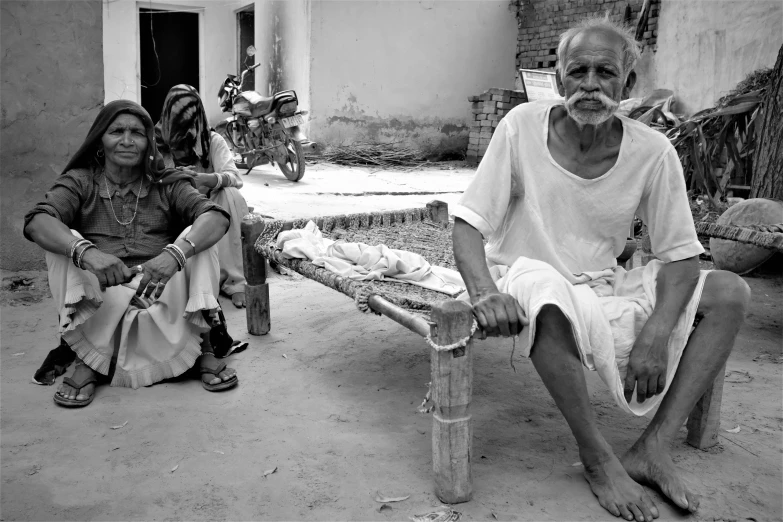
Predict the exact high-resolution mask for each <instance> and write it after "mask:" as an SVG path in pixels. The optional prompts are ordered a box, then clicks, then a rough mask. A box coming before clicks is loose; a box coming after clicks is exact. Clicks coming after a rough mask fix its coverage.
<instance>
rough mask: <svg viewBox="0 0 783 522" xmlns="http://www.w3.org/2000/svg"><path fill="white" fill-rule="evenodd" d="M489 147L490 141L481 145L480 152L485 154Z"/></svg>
mask: <svg viewBox="0 0 783 522" xmlns="http://www.w3.org/2000/svg"><path fill="white" fill-rule="evenodd" d="M488 147H489V143H487V144H486V145H479V149H478V151H479V154H481V155H482V156H483V155H484V153H485V152H487V148H488Z"/></svg>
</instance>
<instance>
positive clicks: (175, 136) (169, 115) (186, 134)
mask: <svg viewBox="0 0 783 522" xmlns="http://www.w3.org/2000/svg"><path fill="white" fill-rule="evenodd" d="M155 137H156V139H157V146H158V149H159V150H160V151H161V152H164V153H170V152H172V151H175V150H176V151H180V152H182V153H184V157H185V163H188V164H195V163H196V162H197V161H198V162H200V163H201V166H202V167H208V166H209V138H210V136H209V123H208V122H207V113H206V112H204V104H203V103H201V98H200V97H199V95H198V91H197V90H196V89H195V88H193V87H191V86H190V85H185V84H184V83H183V84H180V85H175V86H174V87H172V88H171V90H169V93H168V94H167V95H166V99H165V100H164V101H163V111H162V112H161V113H160V120H159V121H158V124H157V125H156V126H155Z"/></svg>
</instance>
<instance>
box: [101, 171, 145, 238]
mask: <svg viewBox="0 0 783 522" xmlns="http://www.w3.org/2000/svg"><path fill="white" fill-rule="evenodd" d="M108 178H109V176H107V175H106V172H104V173H103V182H104V184H105V185H106V192H107V193H108V194H109V206H111V213H112V215H113V216H114V221H116V222H117V223H119V224H120V225H122V226H124V227H127V226H128V225H130V224H131V223H133V220H134V219H136V212H137V211H138V210H139V198H140V197H141V187H142V185H144V175H143V174H142V176H141V181H140V182H139V191H138V193H137V194H136V208H134V209H133V217H132V218H130V221H128V222H126V223H123V222H122V221H120V220H119V219H117V214H116V213H115V212H114V203H113V202H112V193H111V191H110V190H109V182H108V181H107V180H108Z"/></svg>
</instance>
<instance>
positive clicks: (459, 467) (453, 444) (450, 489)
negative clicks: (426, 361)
mask: <svg viewBox="0 0 783 522" xmlns="http://www.w3.org/2000/svg"><path fill="white" fill-rule="evenodd" d="M431 318H432V320H433V321H434V323H435V326H433V328H432V333H431V337H432V339H433V340H434V341H435V344H438V345H441V346H445V345H449V344H452V343H455V342H458V341H459V340H461V339H464V338H466V337H468V336H469V335H470V328H471V326H472V325H473V310H472V309H471V307H470V305H469V304H468V303H465V302H463V301H456V300H450V301H441V302H439V303H436V304H435V305H433V307H432V313H431ZM472 344H473V343H472V341H468V343H467V346H465V347H464V348H457V349H455V350H449V351H438V350H435V349H434V348H430V364H431V372H432V374H431V377H432V382H431V384H430V390H431V391H432V402H433V403H434V405H435V410H434V413H433V416H432V468H433V471H434V472H435V494H436V495H437V496H438V498H439V499H440V500H441V502H444V503H447V504H456V503H459V502H467V501H468V500H470V497H471V496H472V495H473V478H472V476H471V470H470V454H471V445H472V441H473V427H472V425H471V419H470V401H471V396H472V394H473V349H472Z"/></svg>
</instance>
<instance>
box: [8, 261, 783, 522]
mask: <svg viewBox="0 0 783 522" xmlns="http://www.w3.org/2000/svg"><path fill="white" fill-rule="evenodd" d="M18 275H22V276H25V277H28V278H29V279H30V281H31V282H32V284H34V285H35V286H36V289H33V290H30V289H29V288H27V289H24V288H22V289H20V290H19V291H16V292H6V293H5V294H4V298H3V301H4V302H3V304H2V309H1V311H2V350H1V351H0V354H1V355H0V356H1V357H2V384H1V386H2V403H1V408H2V430H0V431H2V492H1V494H2V519H3V520H183V519H184V520H206V519H226V520H405V519H407V518H408V517H409V516H410V515H413V514H420V513H426V512H428V511H431V510H432V508H435V507H437V506H439V504H440V503H439V502H438V500H437V498H436V497H435V495H434V494H433V483H432V472H431V464H430V462H431V461H430V433H431V422H432V421H431V419H430V416H429V415H426V414H420V413H417V407H418V405H419V403H420V402H421V400H422V398H423V397H424V394H425V393H426V383H427V382H428V381H429V361H428V359H429V355H428V351H427V349H426V348H425V345H424V343H423V341H422V339H421V338H419V337H417V336H416V335H415V334H413V333H410V332H409V331H407V330H405V329H404V328H402V327H400V326H398V325H396V324H395V323H392V322H391V321H389V320H388V319H385V318H379V317H376V316H374V315H371V316H366V315H362V314H360V313H358V312H357V311H356V309H355V308H354V305H353V303H352V302H351V301H350V300H349V299H347V298H345V297H343V296H342V295H340V294H337V293H335V292H334V291H331V290H328V289H326V288H325V287H323V286H321V285H319V284H317V283H314V282H311V281H308V280H303V279H301V278H300V277H298V276H290V275H289V276H280V275H275V277H273V278H272V279H271V296H272V303H273V312H272V332H271V333H270V334H268V335H266V336H262V337H252V336H248V335H247V334H246V329H245V326H244V321H245V317H244V312H243V311H239V310H236V309H234V308H233V306H231V304H230V302H224V305H225V307H226V312H227V316H228V320H229V323H230V328H231V332H233V334H234V335H235V337H242V338H246V339H248V340H250V342H251V344H250V347H249V348H248V349H247V350H246V351H245V352H243V353H240V354H237V355H235V356H233V357H232V358H231V365H232V366H234V367H236V368H237V369H238V371H239V375H240V379H241V383H240V385H239V387H238V388H236V389H234V390H231V391H227V392H223V393H220V394H211V393H208V392H206V391H205V390H204V389H203V388H201V386H200V385H199V382H198V381H197V380H196V379H195V378H182V379H177V380H174V381H170V382H165V383H161V384H157V385H155V386H152V387H149V388H142V389H139V390H136V391H133V390H130V389H125V388H111V387H107V386H102V387H100V388H98V390H97V392H96V399H95V402H93V404H92V405H90V406H89V407H87V408H84V409H81V410H67V409H64V408H60V407H58V406H56V405H55V404H54V402H53V401H52V399H51V397H52V394H53V393H54V391H55V387H46V386H36V385H34V384H31V381H30V377H31V376H32V374H33V372H34V371H35V369H36V368H37V367H38V365H39V364H40V363H41V362H42V360H43V358H44V357H45V355H46V353H47V351H48V350H49V349H51V348H53V347H54V346H55V340H56V334H57V332H56V328H55V322H54V320H53V314H54V311H53V308H52V304H51V302H50V299H49V298H43V297H42V295H41V294H45V276H44V274H43V273H41V272H27V273H22V274H8V273H6V274H4V277H10V276H18ZM748 282H749V283H750V285H751V287H752V289H753V295H754V299H753V304H752V309H751V314H750V317H749V318H748V321H747V324H746V325H745V327H744V328H743V329H742V332H741V333H740V338H739V341H738V343H737V347H736V349H735V351H734V353H733V355H732V357H731V359H730V360H729V363H728V368H727V374H728V377H727V379H726V386H725V391H724V399H723V412H722V415H723V418H722V426H721V427H722V433H721V444H720V445H719V446H717V447H715V448H712V449H711V450H709V451H706V452H702V451H698V450H696V449H693V448H691V447H689V446H687V445H685V444H684V442H683V440H682V438H684V435H685V430H683V431H682V437H681V440H678V441H677V443H676V444H675V447H674V452H675V455H676V456H675V460H676V461H677V463H678V465H679V466H681V467H682V468H683V469H686V470H688V471H689V472H690V476H691V478H692V484H693V485H694V487H695V489H696V490H697V491H698V492H699V493H700V494H701V495H703V498H702V508H701V510H700V511H699V513H698V514H697V515H696V516H695V517H693V519H695V520H758V521H761V520H779V519H780V518H781V511H782V506H781V449H782V448H783V445H782V444H781V429H782V428H783V416H782V415H781V364H780V363H781V361H783V358H782V355H781V337H782V336H781V303H783V299H781V298H782V297H783V284H781V280H780V278H777V279H775V278H749V279H748ZM510 349H511V345H510V341H499V340H496V339H495V340H487V341H481V342H478V343H477V344H476V347H475V363H474V365H475V385H474V386H475V388H474V390H475V391H474V402H473V418H474V440H473V473H474V484H475V493H474V496H473V500H472V501H471V502H469V503H466V504H460V505H458V506H455V507H456V509H457V510H458V511H460V512H462V514H463V520H495V518H494V517H497V519H499V520H610V519H613V518H612V517H611V516H610V515H608V514H607V513H605V512H604V511H603V509H602V508H601V507H599V506H598V504H597V502H596V501H595V500H594V498H593V496H592V494H591V493H590V490H589V488H588V487H587V484H586V482H585V481H584V479H583V478H582V476H581V469H580V468H579V467H578V466H574V465H573V464H574V463H576V462H577V461H578V457H577V453H576V446H575V444H574V442H573V440H572V438H571V435H570V434H569V431H568V427H567V426H566V424H565V422H564V421H563V420H562V418H561V417H560V415H559V414H558V412H557V410H556V409H555V405H554V403H553V401H552V400H551V399H550V398H549V396H548V395H547V393H546V391H545V389H544V387H543V385H542V384H541V382H540V381H539V379H538V377H537V375H536V373H535V371H534V369H533V367H532V365H531V364H530V362H529V361H527V360H524V359H521V358H519V359H518V360H517V361H516V368H517V372H516V373H514V371H513V370H512V369H511V368H510V366H509V362H508V357H509V353H510ZM588 380H589V385H590V391H591V395H592V398H593V404H594V405H595V408H596V411H597V412H598V415H599V419H600V423H601V426H602V430H603V433H604V434H605V435H606V437H607V439H608V440H609V442H610V444H612V445H613V447H614V448H615V449H616V450H617V451H622V450H624V449H626V448H628V447H629V446H630V445H631V443H632V442H633V441H634V440H635V438H636V436H637V435H638V434H639V433H640V431H641V430H642V428H643V426H644V425H645V419H644V418H630V417H626V416H625V415H624V414H622V413H621V412H620V411H619V410H618V409H617V408H616V407H615V406H614V405H613V403H612V400H611V398H610V397H609V395H608V393H607V392H606V391H605V390H604V388H603V386H602V383H601V382H600V380H599V379H598V378H597V376H596V375H594V374H591V375H589V376H588ZM60 381H61V379H58V384H59V382H60ZM126 422H127V424H125V423H126ZM123 424H124V426H123V427H121V428H119V429H113V427H114V426H121V425H123ZM736 426H740V431H739V433H730V432H727V431H725V430H729V429H732V428H735V427H736ZM174 468H176V469H174ZM275 468H277V471H276V472H275V473H273V474H270V475H267V476H264V473H265V472H267V471H268V470H271V469H275ZM172 470H173V471H172ZM378 491H379V492H381V494H383V495H391V496H405V495H410V498H409V499H408V500H406V501H403V502H398V503H395V504H393V509H392V510H391V511H389V510H384V511H383V512H378V508H379V507H380V504H379V503H377V502H375V501H374V500H373V496H374V495H375V493H376V492H378ZM654 498H655V499H656V501H657V502H658V505H659V507H660V508H661V512H662V518H661V519H662V520H679V519H684V518H687V517H684V516H683V514H682V513H679V512H677V511H676V510H675V509H674V508H672V507H671V506H670V505H669V504H667V503H666V502H664V501H663V500H662V499H661V497H660V495H657V494H655V495H654ZM493 514H494V516H493Z"/></svg>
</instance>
